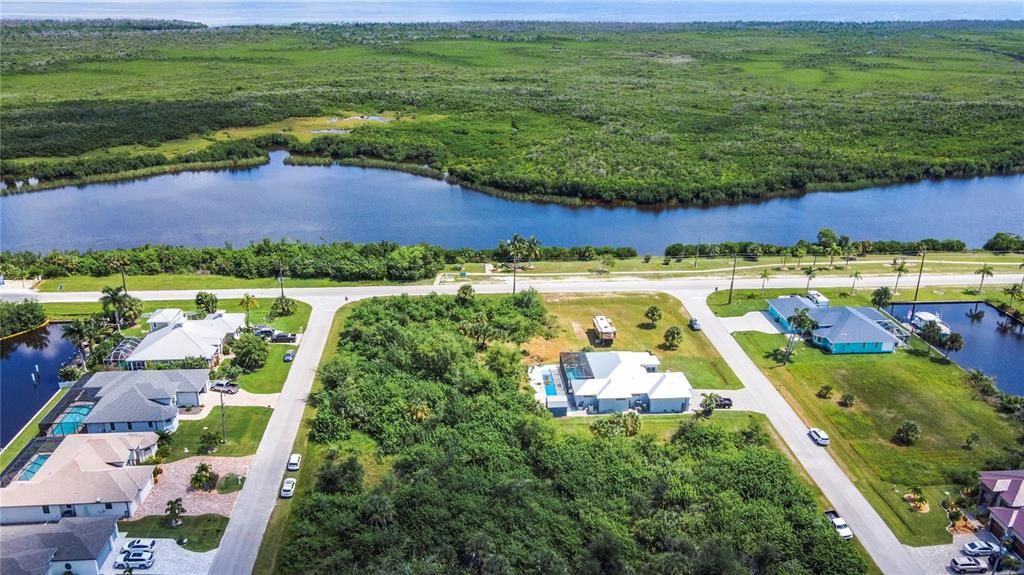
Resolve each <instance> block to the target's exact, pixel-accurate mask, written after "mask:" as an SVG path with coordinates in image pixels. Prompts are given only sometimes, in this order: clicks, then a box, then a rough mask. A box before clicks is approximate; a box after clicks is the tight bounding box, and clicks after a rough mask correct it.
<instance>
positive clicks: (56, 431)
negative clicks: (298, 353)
mask: <svg viewBox="0 0 1024 575" xmlns="http://www.w3.org/2000/svg"><path fill="white" fill-rule="evenodd" d="M90 411H92V406H91V405H74V406H72V407H71V409H69V410H68V412H67V413H65V414H64V415H62V416H61V418H60V420H59V421H58V422H57V425H55V426H54V427H53V431H52V433H53V435H71V434H72V433H78V428H79V427H81V425H82V422H83V421H85V416H87V415H89V412H90Z"/></svg>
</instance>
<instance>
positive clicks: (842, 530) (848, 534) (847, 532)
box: [825, 509, 853, 541]
mask: <svg viewBox="0 0 1024 575" xmlns="http://www.w3.org/2000/svg"><path fill="white" fill-rule="evenodd" d="M825 517H828V520H829V521H831V522H832V528H833V529H835V530H836V533H838V534H839V536H840V537H842V538H843V539H846V540H847V541H849V540H850V539H853V530H852V529H850V526H849V525H847V524H846V520H845V519H843V518H842V517H840V516H839V514H838V513H836V512H835V511H834V510H831V509H830V510H828V511H826V512H825Z"/></svg>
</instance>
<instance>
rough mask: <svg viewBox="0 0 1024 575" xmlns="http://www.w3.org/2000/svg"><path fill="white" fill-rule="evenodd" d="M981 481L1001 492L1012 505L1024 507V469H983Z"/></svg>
mask: <svg viewBox="0 0 1024 575" xmlns="http://www.w3.org/2000/svg"><path fill="white" fill-rule="evenodd" d="M978 475H979V477H980V479H981V483H982V484H984V485H985V487H988V488H989V490H991V491H993V492H995V493H999V494H1000V496H1002V498H1003V499H1004V500H1006V501H1007V502H1008V503H1009V504H1010V506H1011V507H1024V469H1015V470H1011V471H982V472H981V473H979V474H978Z"/></svg>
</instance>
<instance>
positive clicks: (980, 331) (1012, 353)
mask: <svg viewBox="0 0 1024 575" xmlns="http://www.w3.org/2000/svg"><path fill="white" fill-rule="evenodd" d="M911 309H916V311H927V312H931V313H934V314H938V315H939V317H941V318H942V321H944V322H945V323H946V324H947V325H949V329H950V330H951V331H953V332H955V333H959V334H960V335H962V336H963V338H964V348H963V349H962V350H960V351H954V352H951V353H950V354H949V358H950V359H952V360H953V361H955V362H956V363H957V365H959V366H960V367H963V368H964V369H980V370H981V371H983V372H985V374H986V375H989V376H992V377H995V379H996V385H997V386H998V387H999V389H1001V390H1002V391H1003V392H1004V393H1012V394H1015V395H1024V331H1022V330H1021V326H1020V324H1018V323H1015V322H1013V321H1012V320H1009V319H1008V318H1006V317H1005V316H1001V315H1000V314H999V310H998V309H996V308H994V307H992V306H990V305H987V304H984V303H982V304H976V303H919V304H917V305H916V306H915V305H911V304H896V305H894V306H892V308H891V310H890V311H891V313H892V314H893V315H894V316H896V317H898V318H900V319H904V318H906V317H907V316H908V315H909V314H910V312H911ZM975 311H978V312H980V314H974V313H969V312H975Z"/></svg>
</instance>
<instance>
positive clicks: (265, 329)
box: [252, 325, 276, 338]
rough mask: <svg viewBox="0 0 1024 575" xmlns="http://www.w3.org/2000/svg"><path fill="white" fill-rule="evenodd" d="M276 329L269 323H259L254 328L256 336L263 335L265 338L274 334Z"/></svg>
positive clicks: (253, 331)
mask: <svg viewBox="0 0 1024 575" xmlns="http://www.w3.org/2000/svg"><path fill="white" fill-rule="evenodd" d="M275 331H276V330H275V329H274V328H272V327H270V326H269V325H258V326H256V327H254V328H252V333H253V335H256V336H259V337H263V338H267V337H271V336H273V335H274V332H275Z"/></svg>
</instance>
